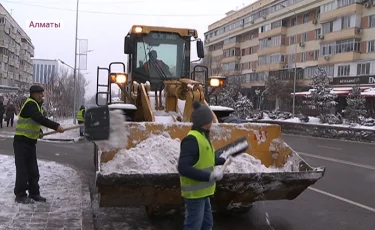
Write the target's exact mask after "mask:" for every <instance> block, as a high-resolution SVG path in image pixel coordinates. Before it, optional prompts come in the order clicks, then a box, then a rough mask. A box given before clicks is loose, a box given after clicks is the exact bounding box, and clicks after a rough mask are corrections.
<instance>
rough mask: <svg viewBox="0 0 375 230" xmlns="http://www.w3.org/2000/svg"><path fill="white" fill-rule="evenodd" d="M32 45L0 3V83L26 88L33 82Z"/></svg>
mask: <svg viewBox="0 0 375 230" xmlns="http://www.w3.org/2000/svg"><path fill="white" fill-rule="evenodd" d="M31 57H34V46H33V44H32V42H31V39H30V37H29V36H27V34H26V33H25V31H23V30H22V28H21V27H20V26H19V25H18V23H17V22H16V21H15V20H14V19H13V18H12V17H11V15H10V14H9V12H8V11H7V10H6V9H5V8H4V7H3V6H2V5H1V4H0V85H6V86H12V87H17V88H20V89H28V88H29V86H30V85H31V84H32V83H33V66H32V61H31Z"/></svg>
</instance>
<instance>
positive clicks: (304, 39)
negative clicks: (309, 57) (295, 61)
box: [301, 33, 307, 42]
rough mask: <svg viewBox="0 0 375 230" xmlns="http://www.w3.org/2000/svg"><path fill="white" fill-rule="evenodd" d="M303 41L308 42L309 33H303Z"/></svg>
mask: <svg viewBox="0 0 375 230" xmlns="http://www.w3.org/2000/svg"><path fill="white" fill-rule="evenodd" d="M301 41H303V42H306V41H307V33H303V34H302V35H301Z"/></svg>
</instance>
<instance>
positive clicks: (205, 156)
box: [177, 101, 230, 230]
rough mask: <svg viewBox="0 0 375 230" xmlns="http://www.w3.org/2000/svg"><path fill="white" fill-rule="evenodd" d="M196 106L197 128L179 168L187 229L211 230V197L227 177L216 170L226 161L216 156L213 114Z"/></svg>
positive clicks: (183, 144) (187, 140)
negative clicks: (212, 127)
mask: <svg viewBox="0 0 375 230" xmlns="http://www.w3.org/2000/svg"><path fill="white" fill-rule="evenodd" d="M193 107H194V110H193V112H192V122H193V126H192V129H191V130H190V131H189V133H188V135H187V136H186V137H185V138H184V139H183V140H182V141H181V152H180V157H179V160H178V167H177V168H178V172H179V174H180V183H181V195H182V197H183V198H184V202H185V213H186V214H185V222H184V230H196V229H207V230H208V229H212V228H213V218H212V211H211V203H210V197H211V196H212V195H213V194H214V193H215V188H216V183H215V182H216V181H219V180H221V179H222V178H223V173H222V172H221V171H214V167H215V165H222V164H224V163H225V161H226V159H224V158H222V157H216V154H215V150H214V148H213V146H212V145H211V142H210V139H209V134H210V129H211V125H212V122H213V119H214V116H213V112H212V111H211V109H210V108H209V107H208V106H206V105H203V104H201V103H199V102H198V101H195V102H194V104H193ZM228 160H230V158H229V159H228Z"/></svg>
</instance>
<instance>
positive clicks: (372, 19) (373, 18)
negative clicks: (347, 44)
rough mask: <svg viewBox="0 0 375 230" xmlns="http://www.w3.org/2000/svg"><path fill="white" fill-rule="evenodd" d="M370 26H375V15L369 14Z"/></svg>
mask: <svg viewBox="0 0 375 230" xmlns="http://www.w3.org/2000/svg"><path fill="white" fill-rule="evenodd" d="M368 27H370V28H371V27H375V15H371V16H369V20H368Z"/></svg>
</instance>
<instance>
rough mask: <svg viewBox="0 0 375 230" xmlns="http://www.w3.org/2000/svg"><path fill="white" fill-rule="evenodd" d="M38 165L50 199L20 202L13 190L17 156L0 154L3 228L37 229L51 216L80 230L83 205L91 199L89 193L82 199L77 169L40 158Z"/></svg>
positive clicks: (41, 180)
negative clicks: (17, 201) (29, 202)
mask: <svg viewBox="0 0 375 230" xmlns="http://www.w3.org/2000/svg"><path fill="white" fill-rule="evenodd" d="M38 166H39V171H40V176H41V177H40V181H39V185H40V190H41V194H42V195H43V196H45V197H46V198H47V202H46V203H34V204H28V205H25V204H17V203H15V201H14V198H15V196H14V193H13V189H14V181H15V179H16V169H15V166H14V157H13V156H4V155H0V170H1V171H2V173H0V193H1V197H0V204H1V211H0V219H1V221H0V229H35V228H36V227H37V226H39V227H40V226H42V229H44V228H45V227H46V224H47V220H48V219H49V220H51V219H58V220H61V223H63V224H64V225H68V224H69V226H75V227H77V228H79V229H81V227H82V220H81V219H82V207H84V206H87V205H89V204H88V203H87V202H86V201H88V202H90V200H89V198H88V197H89V194H85V195H86V196H85V201H84V200H83V196H82V195H83V193H82V182H81V179H80V177H79V175H78V174H77V172H76V171H74V170H73V169H71V168H69V167H66V166H63V165H60V164H57V163H54V162H45V161H38ZM86 198H88V199H87V200H86ZM83 205H84V206H83ZM68 222H69V223H68ZM52 228H53V227H52ZM38 229H39V228H38Z"/></svg>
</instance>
